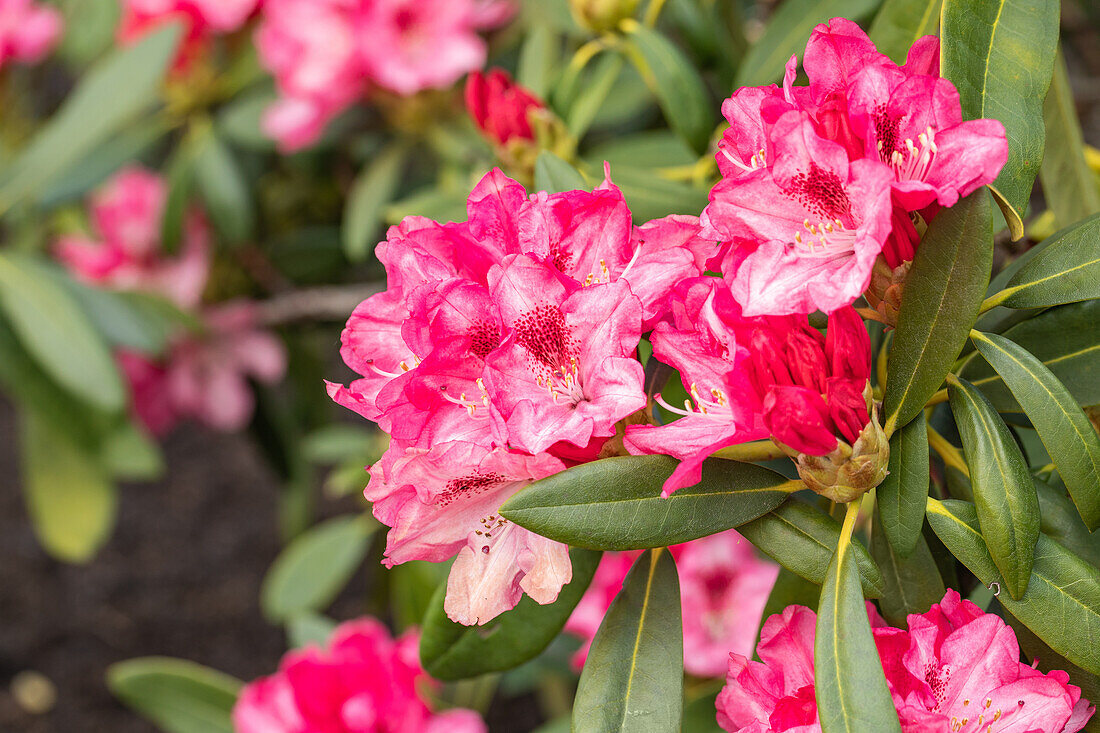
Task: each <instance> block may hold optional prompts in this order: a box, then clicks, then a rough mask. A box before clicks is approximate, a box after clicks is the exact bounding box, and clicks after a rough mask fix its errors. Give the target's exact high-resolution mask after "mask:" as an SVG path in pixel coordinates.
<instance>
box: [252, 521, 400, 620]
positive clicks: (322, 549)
mask: <svg viewBox="0 0 1100 733" xmlns="http://www.w3.org/2000/svg"><path fill="white" fill-rule="evenodd" d="M377 527H378V525H377V524H376V523H375V522H373V520H370V519H368V518H367V517H363V516H355V515H350V516H342V517H336V518H335V519H329V520H328V521H325V522H323V523H321V524H318V525H317V526H315V527H313V528H311V529H309V530H308V531H306V532H305V533H303V534H302V535H301V536H299V537H297V538H295V539H294V541H293V542H291V543H290V544H289V545H287V546H286V548H285V549H283V551H282V552H280V553H279V556H278V557H277V558H275V562H273V563H272V564H271V567H270V568H269V569H268V571H267V575H265V576H264V581H263V586H262V587H261V589H260V606H261V607H262V608H263V612H264V615H265V616H267V618H268V619H269V620H271V621H274V622H281V621H286V620H287V619H289V618H291V617H293V616H295V615H296V614H299V613H302V612H304V611H323V610H324V609H325V608H327V607H328V605H329V604H330V603H332V601H333V600H334V599H335V598H336V596H337V594H339V593H340V591H341V590H343V588H344V586H345V585H347V582H348V580H350V579H351V576H352V574H353V573H354V572H355V570H356V569H357V568H358V567H359V565H360V564H361V563H362V562H363V557H364V556H365V555H366V552H367V546H368V544H369V543H370V538H371V535H372V534H373V533H374V531H375V529H377Z"/></svg>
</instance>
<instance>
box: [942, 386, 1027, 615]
mask: <svg viewBox="0 0 1100 733" xmlns="http://www.w3.org/2000/svg"><path fill="white" fill-rule="evenodd" d="M949 394H950V396H951V412H952V413H954V415H955V422H956V423H957V424H958V426H959V435H960V436H961V437H962V443H963V450H964V452H965V453H966V463H967V465H968V466H969V467H970V486H971V488H972V490H973V492H974V503H975V505H976V506H977V508H978V520H979V521H980V522H981V526H982V536H983V537H985V541H986V545H987V546H988V547H989V552H990V554H991V555H992V556H993V560H994V562H996V563H997V568H998V569H999V570H1000V571H1001V574H1002V575H1003V576H1004V579H1005V585H1006V587H1007V588H1008V592H1009V593H1011V594H1012V597H1013V598H1016V599H1019V598H1020V597H1021V596H1022V595H1023V594H1024V591H1026V590H1027V583H1028V578H1029V577H1030V576H1031V560H1032V555H1033V552H1034V550H1035V540H1036V538H1037V537H1038V536H1039V499H1038V497H1036V495H1035V486H1034V485H1033V484H1032V482H1031V475H1030V474H1029V473H1028V470H1027V461H1025V460H1024V456H1023V454H1022V453H1021V452H1020V448H1019V446H1017V445H1016V441H1015V440H1014V439H1013V437H1012V433H1010V432H1009V431H1008V427H1007V426H1006V425H1005V424H1004V421H1003V420H1001V418H1000V416H999V415H998V414H997V411H996V410H995V409H994V407H993V405H991V404H989V400H987V399H986V398H985V397H984V396H983V395H982V393H981V392H979V391H978V390H977V389H975V388H974V387H973V385H971V384H969V383H967V382H965V381H962V380H960V381H959V382H958V383H957V384H952V385H951V387H950V389H949Z"/></svg>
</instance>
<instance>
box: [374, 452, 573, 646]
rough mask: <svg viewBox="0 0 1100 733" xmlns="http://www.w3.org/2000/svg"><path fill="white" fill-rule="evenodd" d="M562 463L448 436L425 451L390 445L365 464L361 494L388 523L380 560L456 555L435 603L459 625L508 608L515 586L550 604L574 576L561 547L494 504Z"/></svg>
mask: <svg viewBox="0 0 1100 733" xmlns="http://www.w3.org/2000/svg"><path fill="white" fill-rule="evenodd" d="M564 467H565V465H564V464H563V463H562V462H561V461H559V460H558V459H556V458H553V457H551V456H549V455H546V454H541V455H536V456H532V455H527V454H523V453H519V452H517V451H511V450H508V449H506V448H485V447H483V446H481V445H478V444H475V443H466V442H462V441H452V442H449V443H441V444H438V445H436V446H434V447H432V448H431V450H426V449H421V448H409V449H406V450H401V449H399V448H396V447H391V448H390V450H389V451H387V453H386V455H385V456H384V457H383V458H382V460H381V461H379V463H378V464H376V465H375V466H373V467H372V468H371V480H370V484H369V485H368V486H367V489H366V492H365V495H366V497H367V499H369V500H370V501H372V502H373V509H374V515H375V516H376V517H377V518H378V519H379V520H380V521H382V522H383V523H385V524H387V525H389V526H390V527H391V529H390V532H389V534H388V535H387V541H386V559H385V563H386V565H387V566H391V567H392V566H393V565H396V564H399V563H402V562H406V561H407V560H429V561H433V562H440V561H443V560H447V559H449V558H451V557H455V562H454V565H452V566H451V574H450V577H449V579H448V581H447V597H446V601H445V604H444V608H445V609H446V611H447V615H448V616H450V617H451V618H452V619H454V620H455V621H457V622H459V623H463V624H467V625H470V624H483V623H486V622H487V621H489V620H491V619H493V618H495V617H496V616H498V615H500V614H501V613H503V612H504V611H507V610H509V609H511V608H512V607H514V606H515V605H516V603H518V602H519V599H520V596H521V595H522V594H523V593H526V594H527V595H529V596H531V597H532V598H533V599H535V601H537V602H538V603H543V604H545V603H552V602H553V601H554V600H555V599H556V598H557V597H558V592H559V591H560V590H561V588H562V586H563V585H565V584H566V583H568V582H569V580H570V579H571V578H572V576H573V571H572V565H571V564H570V562H569V548H568V547H566V546H565V545H563V544H561V543H560V542H554V541H552V540H548V539H546V538H544V537H540V536H539V535H537V534H535V533H533V532H529V531H528V530H526V529H524V528H522V527H520V526H518V525H515V524H512V523H511V522H509V521H508V520H507V519H505V518H504V517H502V516H500V514H499V509H500V505H501V504H503V503H504V501H505V500H506V499H507V498H509V497H510V496H511V495H512V494H514V493H515V492H516V491H518V490H519V489H521V488H522V487H524V486H525V485H527V484H528V483H530V482H531V481H533V480H535V479H539V478H542V477H544V476H549V475H551V474H554V473H557V472H558V471H560V470H562V469H563V468H564Z"/></svg>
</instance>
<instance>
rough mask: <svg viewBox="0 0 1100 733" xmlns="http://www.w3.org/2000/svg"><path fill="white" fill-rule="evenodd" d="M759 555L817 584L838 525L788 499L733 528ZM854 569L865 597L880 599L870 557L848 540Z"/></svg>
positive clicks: (881, 588) (833, 545)
mask: <svg viewBox="0 0 1100 733" xmlns="http://www.w3.org/2000/svg"><path fill="white" fill-rule="evenodd" d="M737 531H738V532H740V533H741V535H742V536H743V537H744V538H745V539H747V540H748V541H749V542H751V543H753V544H754V545H756V548H757V549H758V550H760V551H761V552H764V553H766V554H767V555H769V556H770V557H771V558H772V559H773V560H775V561H776V562H778V563H779V564H780V565H782V566H783V567H785V568H787V569H788V570H790V571H791V572H793V573H795V574H797V575H800V576H801V577H803V578H805V579H806V580H808V581H810V582H812V583H816V584H818V585H821V584H822V582H824V580H825V573H826V571H827V570H828V569H829V563H830V562H831V560H832V557H833V551H834V550H835V549H836V545H837V542H839V541H840V523H839V522H837V521H836V520H835V519H833V518H832V517H830V516H829V515H828V514H825V513H823V512H821V511H818V510H817V509H815V508H814V507H812V506H810V505H809V504H806V503H804V502H801V501H797V500H792V501H788V502H787V503H786V504H783V505H782V506H781V507H779V508H778V509H776V510H774V511H772V512H769V513H768V514H765V515H764V516H762V517H760V518H759V519H756V520H754V521H752V522H749V523H748V524H743V525H741V526H740V527H738V529H737ZM852 547H853V554H854V556H855V563H856V566H857V567H858V568H859V577H860V581H861V582H862V585H863V595H865V596H866V597H868V598H879V597H881V596H882V594H883V592H884V590H885V585H884V584H883V580H882V573H881V572H880V571H879V569H878V567H877V566H876V565H875V561H874V560H872V559H871V554H870V553H869V552H867V549H866V548H865V547H864V546H863V545H861V544H860V543H859V542H858V541H857V540H853V541H852Z"/></svg>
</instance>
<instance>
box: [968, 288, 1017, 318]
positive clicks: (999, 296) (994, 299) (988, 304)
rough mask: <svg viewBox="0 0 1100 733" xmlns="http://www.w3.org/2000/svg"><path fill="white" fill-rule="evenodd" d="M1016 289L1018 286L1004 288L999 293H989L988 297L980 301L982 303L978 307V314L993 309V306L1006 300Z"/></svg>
mask: <svg viewBox="0 0 1100 733" xmlns="http://www.w3.org/2000/svg"><path fill="white" fill-rule="evenodd" d="M1017 290H1019V288H1005V289H1004V290H1002V291H1001V292H999V293H994V294H993V295H990V296H989V297H988V298H986V299H985V300H983V301H982V305H981V307H980V308H979V309H978V315H979V316H980V315H981V314H983V313H985V312H986V311H991V310H993V309H994V308H996V307H997V306H999V305H1000V304H1001V303H1003V302H1005V301H1006V300H1008V298H1009V297H1010V296H1011V295H1012V294H1013V293H1015V292H1016V291H1017Z"/></svg>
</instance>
